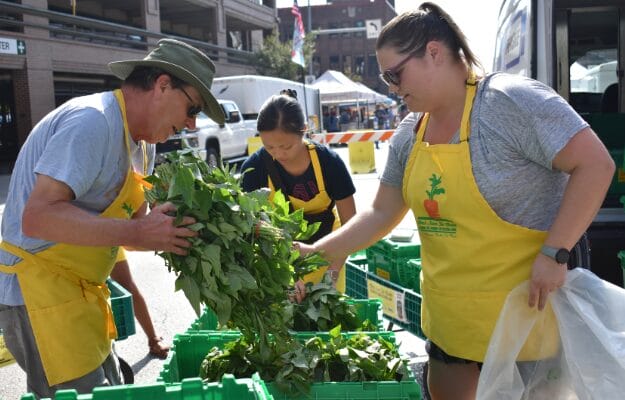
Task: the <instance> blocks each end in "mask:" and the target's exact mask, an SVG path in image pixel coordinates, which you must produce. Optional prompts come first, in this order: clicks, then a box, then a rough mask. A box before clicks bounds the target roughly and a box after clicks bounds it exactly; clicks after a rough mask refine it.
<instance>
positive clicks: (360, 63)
mask: <svg viewBox="0 0 625 400" xmlns="http://www.w3.org/2000/svg"><path fill="white" fill-rule="evenodd" d="M354 73H355V74H356V75H360V76H363V75H364V74H365V57H364V56H356V57H355V58H354Z"/></svg>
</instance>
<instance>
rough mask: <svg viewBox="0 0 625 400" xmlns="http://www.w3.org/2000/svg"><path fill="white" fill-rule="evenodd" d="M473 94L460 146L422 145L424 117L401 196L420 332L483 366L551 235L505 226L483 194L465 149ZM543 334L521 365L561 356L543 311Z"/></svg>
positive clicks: (471, 89) (471, 85)
mask: <svg viewBox="0 0 625 400" xmlns="http://www.w3.org/2000/svg"><path fill="white" fill-rule="evenodd" d="M475 91H476V83H475V81H474V80H473V79H470V80H469V81H468V82H467V95H466V100H465V107H464V113H463V116H462V123H461V127H460V143H459V144H436V145H429V143H427V142H424V141H423V137H424V134H425V129H426V126H427V122H428V117H429V115H428V114H425V115H424V116H423V119H422V121H421V123H420V125H419V130H418V132H417V139H416V143H415V145H414V148H413V150H412V153H411V155H410V157H409V159H408V164H407V166H406V173H405V175H404V182H403V188H402V189H403V197H404V199H405V201H406V204H408V205H409V206H410V208H411V209H412V211H413V213H414V215H415V218H416V220H417V227H418V230H419V237H420V239H421V246H422V249H421V257H422V268H423V269H422V275H421V280H422V281H421V292H422V294H423V302H422V314H421V315H422V317H421V321H422V327H423V331H424V332H425V334H426V335H427V337H428V338H430V339H431V340H432V341H433V342H434V343H436V344H437V345H438V346H440V347H441V348H442V349H443V350H444V351H445V352H446V353H448V354H450V355H453V356H456V357H461V358H465V359H469V360H474V361H483V360H484V357H485V354H486V349H487V347H488V342H489V340H490V337H491V334H492V331H493V329H494V326H495V323H496V321H497V318H498V317H499V312H500V310H501V308H502V306H503V303H504V301H505V299H506V296H507V295H508V293H509V292H510V290H511V289H513V288H514V287H516V286H517V285H518V284H519V283H520V282H522V281H524V280H527V279H529V278H530V274H531V267H532V264H533V261H534V259H535V257H536V255H537V254H538V252H539V250H540V247H541V245H542V243H543V242H544V239H545V237H546V232H543V231H538V230H532V229H528V228H525V227H522V226H519V225H514V224H511V223H509V222H506V221H504V220H503V219H501V218H500V217H499V216H498V215H497V214H496V213H495V212H494V211H493V210H492V209H491V207H490V206H489V205H488V203H487V202H486V200H485V199H484V198H483V196H482V194H481V193H480V191H479V189H478V187H477V183H476V182H475V178H474V176H473V171H472V166H471V156H470V150H469V142H468V140H469V136H470V126H469V125H470V124H469V122H470V114H471V106H472V104H473V99H474V97H475ZM542 329H543V330H544V331H543V332H542V333H543V334H544V333H545V332H547V333H549V336H541V335H539V334H537V332H536V331H537V329H535V331H533V333H532V335H530V338H529V339H528V342H527V343H526V346H525V348H524V350H523V351H522V352H521V356H520V359H521V360H531V359H539V358H544V357H545V356H547V355H551V354H553V353H554V352H555V351H556V350H557V348H558V345H559V342H558V339H557V336H555V335H553V334H554V333H555V334H557V326H556V323H555V319H554V315H553V311H552V310H551V308H548V309H546V310H545V324H544V326H543V328H542ZM546 337H548V338H550V340H546V339H545V338H546ZM541 340H542V343H541ZM538 348H541V350H542V352H538V351H537V349H538Z"/></svg>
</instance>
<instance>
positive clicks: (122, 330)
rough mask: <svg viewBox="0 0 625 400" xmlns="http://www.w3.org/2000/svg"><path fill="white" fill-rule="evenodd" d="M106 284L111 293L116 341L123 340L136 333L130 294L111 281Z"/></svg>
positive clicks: (108, 280)
mask: <svg viewBox="0 0 625 400" xmlns="http://www.w3.org/2000/svg"><path fill="white" fill-rule="evenodd" d="M106 283H107V285H108V287H109V290H110V291H111V308H112V309H113V317H114V319H115V326H116V327H117V340H124V339H126V338H127V337H128V336H130V335H134V334H135V332H136V329H135V311H134V308H133V306H132V294H130V292H129V291H127V290H126V289H125V288H124V287H123V286H122V285H120V284H119V283H117V282H115V281H114V280H112V279H107V280H106Z"/></svg>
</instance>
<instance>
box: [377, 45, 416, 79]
mask: <svg viewBox="0 0 625 400" xmlns="http://www.w3.org/2000/svg"><path fill="white" fill-rule="evenodd" d="M416 54H417V53H410V54H409V55H408V57H406V58H404V59H403V60H401V61H400V62H399V63H398V64H397V65H395V66H394V67H392V68H389V69H387V70H385V71H384V72H382V73H381V74H380V79H382V82H384V83H386V85H387V86H391V85H395V86H399V83H400V82H401V73H402V70H403V66H404V64H406V63H407V62H408V61H410V59H411V58H412V57H414V56H415V55H416Z"/></svg>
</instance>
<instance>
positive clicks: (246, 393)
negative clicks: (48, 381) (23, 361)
mask: <svg viewBox="0 0 625 400" xmlns="http://www.w3.org/2000/svg"><path fill="white" fill-rule="evenodd" d="M35 399H36V397H35V395H34V394H31V393H29V394H26V395H24V396H22V400H35ZM43 400H45V399H43ZM54 400H273V396H272V395H271V394H270V393H269V391H268V390H267V387H266V386H265V383H264V382H263V381H262V379H260V377H259V376H258V374H254V376H253V377H252V378H242V379H235V378H234V376H232V375H228V374H226V375H224V376H223V378H222V380H221V382H210V383H203V382H202V380H201V379H200V378H189V379H185V380H183V381H182V382H181V383H176V384H173V385H167V384H165V383H162V382H159V383H152V384H143V385H120V386H108V387H97V388H95V389H93V392H92V393H89V394H78V393H77V392H76V390H73V389H70V390H58V391H57V392H56V393H55V396H54Z"/></svg>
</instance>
